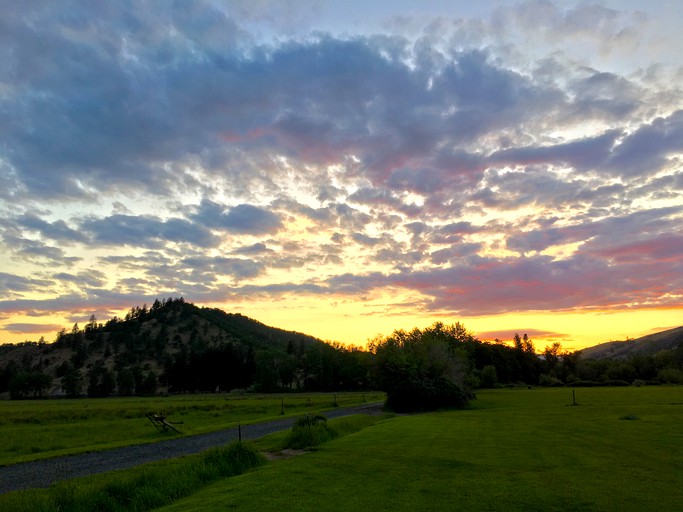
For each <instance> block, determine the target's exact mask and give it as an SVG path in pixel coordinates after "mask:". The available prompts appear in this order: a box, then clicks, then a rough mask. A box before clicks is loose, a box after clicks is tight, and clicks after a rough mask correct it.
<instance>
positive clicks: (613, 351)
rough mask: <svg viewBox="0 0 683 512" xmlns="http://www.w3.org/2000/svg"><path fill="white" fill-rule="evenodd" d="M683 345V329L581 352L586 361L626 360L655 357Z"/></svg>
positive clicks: (609, 343) (612, 342) (596, 346)
mask: <svg viewBox="0 0 683 512" xmlns="http://www.w3.org/2000/svg"><path fill="white" fill-rule="evenodd" d="M680 345H683V327H676V328H674V329H669V330H666V331H662V332H658V333H655V334H649V335H647V336H643V337H641V338H636V339H633V340H626V341H608V342H607V343H601V344H599V345H595V346H594V347H589V348H585V349H583V350H581V355H582V357H583V358H584V359H626V358H628V357H630V356H632V355H635V354H640V355H654V354H656V353H657V352H659V351H661V350H673V349H675V348H677V347H679V346H680Z"/></svg>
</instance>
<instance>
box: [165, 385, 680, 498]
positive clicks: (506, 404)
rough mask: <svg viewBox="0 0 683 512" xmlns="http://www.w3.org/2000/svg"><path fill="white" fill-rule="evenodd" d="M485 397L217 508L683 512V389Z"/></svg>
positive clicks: (350, 444)
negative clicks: (466, 406) (681, 511)
mask: <svg viewBox="0 0 683 512" xmlns="http://www.w3.org/2000/svg"><path fill="white" fill-rule="evenodd" d="M576 393H577V394H576V400H577V402H578V404H579V405H578V406H576V407H573V406H570V404H571V403H572V397H571V390H569V389H533V390H527V389H518V390H492V391H481V392H479V398H478V400H476V401H474V402H473V407H472V409H470V410H466V411H453V412H440V413H432V414H422V415H413V416H398V417H394V418H391V419H387V420H384V421H381V422H379V423H376V424H375V425H373V426H370V427H368V428H366V429H364V430H361V431H359V432H356V433H354V434H351V435H348V436H344V437H340V438H338V439H336V440H334V441H331V442H329V443H327V444H325V445H323V446H322V447H321V448H320V449H319V450H317V451H315V452H311V453H306V454H304V455H301V456H298V457H295V458H292V459H288V460H284V461H278V462H271V463H268V464H266V465H265V466H263V467H261V468H259V469H256V470H254V471H251V472H248V473H246V474H243V475H241V476H237V477H233V478H229V479H224V480H221V481H219V482H217V483H214V484H212V485H211V486H209V487H207V488H205V489H204V490H202V491H200V492H198V493H196V494H193V495H192V496H190V497H188V498H185V499H183V500H180V501H177V502H176V503H174V504H173V505H170V506H168V507H166V508H163V509H160V510H162V511H164V512H172V511H177V512H179V511H183V512H184V511H191V510H197V511H199V510H201V511H212V510H216V511H217V510H227V509H232V508H235V509H238V510H258V511H268V510H273V511H286V510H298V511H301V510H304V511H305V510H317V511H319V510H326V511H329V510H344V511H347V510H373V511H374V510H501V511H507V510H524V511H530V510H538V511H550V510H577V511H584V510H585V511H594V510H595V511H598V510H605V511H608V510H619V511H627V510H633V511H647V510H655V511H662V512H663V511H670V510H681V504H682V503H683V387H642V388H633V387H629V388H581V389H577V392H576Z"/></svg>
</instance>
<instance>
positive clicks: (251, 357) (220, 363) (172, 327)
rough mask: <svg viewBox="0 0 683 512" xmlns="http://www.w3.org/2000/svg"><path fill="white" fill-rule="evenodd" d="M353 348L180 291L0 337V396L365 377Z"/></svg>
mask: <svg viewBox="0 0 683 512" xmlns="http://www.w3.org/2000/svg"><path fill="white" fill-rule="evenodd" d="M361 358H362V356H361V355H359V354H358V353H357V351H351V350H347V349H345V348H344V347H342V346H339V345H330V344H327V343H325V342H323V341H321V340H319V339H317V338H314V337H313V336H308V335H306V334H302V333H298V332H293V331H285V330H283V329H277V328H275V327H269V326H267V325H264V324H262V323H261V322H258V321H256V320H253V319H251V318H248V317H246V316H243V315H240V314H231V313H226V312H224V311H221V310H220V309H212V308H200V307H197V306H195V305H194V304H191V303H189V302H186V301H185V300H183V299H182V298H178V299H167V300H163V301H159V300H156V301H155V302H154V304H153V305H152V306H151V307H149V308H148V307H147V306H146V305H145V306H143V307H133V308H131V310H130V311H129V312H128V313H127V314H126V316H125V318H123V319H119V318H116V317H115V318H112V319H110V320H108V321H107V322H106V323H104V324H101V323H98V322H97V320H96V319H95V317H91V319H90V321H89V322H88V323H87V324H85V325H84V326H82V327H79V326H78V325H77V324H76V325H74V326H73V328H72V329H71V330H68V331H67V330H66V329H62V330H61V331H60V332H59V333H57V337H56V339H55V341H54V342H53V343H45V342H40V343H35V342H26V343H19V344H10V345H0V394H1V393H7V392H9V394H11V395H12V396H13V397H15V398H21V397H31V396H49V395H68V396H79V395H82V394H88V395H90V396H109V395H112V394H119V395H132V394H135V395H145V394H154V393H165V392H196V391H200V392H213V391H217V390H221V391H230V390H231V389H236V388H240V389H254V390H260V391H273V390H281V389H306V390H315V391H317V390H332V389H351V388H357V387H362V386H365V385H366V377H367V368H365V367H363V365H362V363H363V362H362V361H361Z"/></svg>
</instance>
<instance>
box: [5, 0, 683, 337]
mask: <svg viewBox="0 0 683 512" xmlns="http://www.w3.org/2000/svg"><path fill="white" fill-rule="evenodd" d="M0 12H2V14H1V15H0V343H3V342H19V341H24V340H37V339H38V338H39V337H40V336H45V338H46V340H47V341H52V340H54V338H55V334H56V332H57V331H58V330H59V329H61V328H63V327H66V328H67V329H70V328H71V326H72V325H73V323H75V322H78V323H80V324H81V326H82V324H83V323H85V322H87V320H88V318H89V317H90V315H92V314H94V315H96V317H97V319H98V320H99V321H101V322H104V321H106V320H108V319H109V318H111V317H112V316H114V315H119V316H122V315H123V314H125V311H126V310H128V309H130V307H131V306H142V305H143V304H144V303H146V304H148V305H151V304H152V302H153V301H154V299H155V298H156V297H160V298H163V297H178V296H183V297H184V298H185V300H187V301H189V302H193V303H195V304H196V305H198V306H212V307H219V308H221V309H224V310H225V311H227V312H239V313H242V314H244V315H247V316H249V317H251V318H254V319H256V320H259V321H261V322H263V323H265V324H268V325H272V326H276V327H280V328H284V329H289V330H296V331H300V332H304V333H306V334H311V335H313V336H317V337H319V338H322V339H325V340H329V341H339V342H342V343H353V344H356V345H364V344H365V343H366V341H367V340H368V339H370V338H373V337H375V336H376V335H386V334H389V333H390V332H391V331H393V330H394V329H398V328H404V329H411V328H413V327H420V328H422V327H426V326H428V325H430V324H432V323H433V322H435V321H437V320H438V321H442V322H445V323H454V322H456V321H460V322H462V323H463V324H464V325H465V327H466V328H467V329H469V330H470V331H472V332H473V333H474V334H476V335H477V336H479V337H480V338H481V339H493V338H496V337H497V338H501V339H510V338H511V337H512V335H513V334H514V333H515V332H519V333H520V334H521V333H528V334H529V336H530V337H531V338H532V340H534V342H535V343H536V346H537V348H540V349H542V348H543V347H544V346H545V345H547V344H549V343H551V342H554V341H559V342H561V343H562V345H563V346H564V347H565V348H568V349H578V348H581V347H584V346H589V345H595V344H597V343H601V342H605V341H609V340H617V339H625V338H626V337H638V336H642V335H644V334H649V333H651V332H655V331H659V330H663V329H667V328H671V327H676V326H680V325H683V56H682V54H681V48H683V14H682V13H681V11H680V6H679V3H678V2H677V1H675V0H670V1H647V2H645V1H643V2H633V1H630V2H629V1H599V0H598V1H597V2H596V3H590V2H566V1H527V2H490V1H477V2H474V1H471V0H467V1H464V0H463V1H458V0H451V1H445V0H444V1H407V0H405V1H400V0H398V1H396V0H395V1H391V2H389V1H373V0H363V1H357V0H346V1H337V2H332V1H329V2H326V1H315V0H310V1H308V0H286V1H269V0H244V1H224V2H218V1H216V2H211V1H207V2H199V1H197V2H170V1H148V2H142V1H140V2H137V1H135V2H123V1H113V0H112V1H104V2H102V1H74V2H67V1H59V2H48V1H44V2H16V1H0Z"/></svg>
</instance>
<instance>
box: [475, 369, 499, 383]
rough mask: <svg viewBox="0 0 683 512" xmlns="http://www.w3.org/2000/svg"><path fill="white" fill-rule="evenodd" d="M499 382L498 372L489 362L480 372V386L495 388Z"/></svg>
mask: <svg viewBox="0 0 683 512" xmlns="http://www.w3.org/2000/svg"><path fill="white" fill-rule="evenodd" d="M497 383H498V372H497V371H496V367H495V366H493V365H492V364H487V365H486V366H484V367H483V368H482V369H481V371H480V372H479V387H482V388H493V387H495V386H496V384H497Z"/></svg>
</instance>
